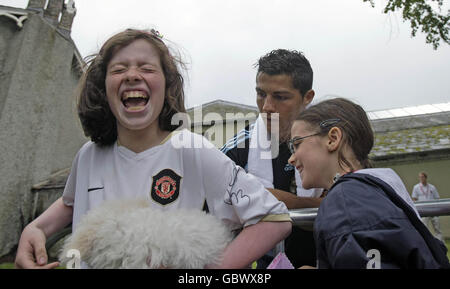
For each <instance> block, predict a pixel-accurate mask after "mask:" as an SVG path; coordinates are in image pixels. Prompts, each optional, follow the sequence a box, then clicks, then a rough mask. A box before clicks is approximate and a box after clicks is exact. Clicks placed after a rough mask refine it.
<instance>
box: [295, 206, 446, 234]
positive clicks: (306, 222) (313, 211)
mask: <svg viewBox="0 0 450 289" xmlns="http://www.w3.org/2000/svg"><path fill="white" fill-rule="evenodd" d="M414 205H415V206H416V209H417V211H418V212H419V215H420V216H421V217H432V216H450V199H439V200H433V201H421V202H415V203H414ZM317 211H318V208H310V209H295V210H289V215H290V216H291V219H292V221H293V225H294V226H299V227H301V228H302V229H306V230H312V228H313V225H314V220H315V219H316V216H317Z"/></svg>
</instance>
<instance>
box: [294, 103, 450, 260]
mask: <svg viewBox="0 0 450 289" xmlns="http://www.w3.org/2000/svg"><path fill="white" fill-rule="evenodd" d="M291 136H292V139H291V140H290V141H289V146H290V149H291V151H292V156H291V157H290V159H289V163H291V164H292V165H293V166H295V168H296V169H297V170H298V171H300V175H301V176H302V182H303V187H304V188H305V189H309V188H315V187H319V188H325V189H328V194H327V196H326V197H325V198H324V200H323V201H322V203H321V204H320V207H319V210H318V213H317V217H316V219H315V222H314V238H315V241H316V248H317V259H318V268H319V269H346V268H348V269H366V268H381V269H389V268H405V269H424V268H450V264H449V261H448V259H447V256H446V252H447V249H446V248H445V245H444V244H443V243H442V242H440V241H439V240H437V239H436V238H434V237H433V235H431V233H430V231H429V230H428V229H427V228H426V227H425V225H424V224H423V223H422V222H421V220H420V217H419V213H418V212H417V210H416V208H415V207H414V203H413V201H412V199H411V197H410V195H409V194H408V191H407V190H406V188H405V185H404V184H403V182H402V180H401V179H400V177H399V176H398V175H397V174H396V173H395V172H394V171H393V170H392V169H389V168H371V164H370V161H369V153H370V151H371V149H372V147H373V143H374V135H373V131H372V128H371V126H370V122H369V120H368V118H367V115H366V112H365V111H364V110H363V109H362V108H361V106H359V105H357V104H355V103H353V102H351V101H349V100H346V99H343V98H337V99H330V100H326V101H323V102H320V103H318V104H316V105H313V106H311V107H310V108H308V109H307V110H305V111H304V112H302V113H301V114H299V116H298V117H297V119H296V121H295V122H294V124H293V125H292V129H291Z"/></svg>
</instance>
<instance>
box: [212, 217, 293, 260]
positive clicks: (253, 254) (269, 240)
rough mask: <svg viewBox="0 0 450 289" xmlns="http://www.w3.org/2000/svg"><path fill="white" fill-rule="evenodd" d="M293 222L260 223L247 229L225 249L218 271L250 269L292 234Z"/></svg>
mask: <svg viewBox="0 0 450 289" xmlns="http://www.w3.org/2000/svg"><path fill="white" fill-rule="evenodd" d="M291 229H292V224H291V222H259V223H257V224H255V225H250V226H247V227H245V228H244V229H243V230H242V231H241V233H240V234H239V235H238V236H237V237H236V238H235V239H234V240H233V241H232V242H231V243H230V244H229V245H228V246H227V248H225V252H224V255H223V259H222V263H221V264H220V265H219V266H218V267H217V269H224V268H226V269H239V268H248V266H249V265H250V264H251V263H252V262H253V261H255V260H257V259H259V258H260V257H262V256H263V255H264V254H265V253H267V252H268V251H270V250H271V249H272V248H274V247H275V246H276V245H277V244H278V243H279V242H280V241H282V240H284V239H285V238H286V237H287V236H289V234H290V233H291Z"/></svg>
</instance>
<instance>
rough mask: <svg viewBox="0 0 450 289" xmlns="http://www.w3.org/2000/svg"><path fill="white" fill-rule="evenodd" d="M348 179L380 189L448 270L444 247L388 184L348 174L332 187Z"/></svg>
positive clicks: (369, 177) (372, 178) (358, 174)
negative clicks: (400, 210) (403, 214)
mask: <svg viewBox="0 0 450 289" xmlns="http://www.w3.org/2000/svg"><path fill="white" fill-rule="evenodd" d="M348 179H356V180H359V181H361V182H364V183H367V184H370V185H373V186H377V187H379V188H381V189H382V190H383V191H384V192H385V193H386V195H387V196H388V198H389V199H390V200H391V201H392V203H394V204H395V205H396V206H397V207H399V208H400V209H402V210H403V212H404V213H405V214H406V216H407V217H408V219H409V221H410V222H411V223H412V224H413V226H414V228H416V230H417V231H418V232H419V234H420V235H421V236H422V238H423V239H424V240H425V243H426V244H427V245H428V248H429V249H430V251H431V253H432V254H433V257H434V259H435V260H436V261H437V262H438V263H439V264H440V265H441V266H442V268H446V269H450V263H449V261H448V258H447V255H446V254H447V248H446V246H445V245H444V244H443V243H442V242H441V241H440V240H438V239H436V238H435V237H434V236H433V235H432V234H431V232H430V231H429V230H428V228H427V227H426V226H425V224H424V223H422V221H421V220H420V219H419V217H418V216H417V214H416V212H415V211H414V210H413V208H411V206H410V205H409V204H408V203H406V201H405V200H403V199H402V197H400V196H399V195H398V194H397V193H396V192H395V191H394V189H393V188H392V187H391V186H390V185H389V184H387V183H386V182H384V181H383V180H381V179H380V178H377V177H375V176H372V175H369V174H361V173H350V174H346V175H344V176H342V177H340V178H339V179H338V180H337V181H336V183H335V184H334V185H333V186H335V185H336V184H338V183H340V182H343V181H346V180H348Z"/></svg>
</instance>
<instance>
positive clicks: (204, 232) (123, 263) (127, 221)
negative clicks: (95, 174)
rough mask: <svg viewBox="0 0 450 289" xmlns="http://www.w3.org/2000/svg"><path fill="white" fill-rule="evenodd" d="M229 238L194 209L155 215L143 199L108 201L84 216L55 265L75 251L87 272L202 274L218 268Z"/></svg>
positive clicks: (223, 229) (214, 221) (223, 228)
mask: <svg viewBox="0 0 450 289" xmlns="http://www.w3.org/2000/svg"><path fill="white" fill-rule="evenodd" d="M231 239H232V236H231V233H230V231H229V229H228V228H227V227H226V226H225V224H224V223H222V222H221V221H220V220H218V219H217V218H216V217H214V216H212V215H209V214H206V213H205V212H202V211H199V210H186V209H179V210H167V211H162V210H155V209H151V208H150V207H149V205H148V202H147V201H146V200H115V201H107V202H105V203H104V204H103V205H101V206H100V207H98V208H96V209H94V210H91V211H90V212H89V213H88V214H86V215H85V216H83V218H82V219H81V220H80V223H79V224H78V226H77V229H76V230H75V233H73V234H72V236H71V237H69V238H68V239H67V240H66V241H65V244H64V248H63V250H62V253H61V254H60V260H61V262H62V264H66V263H67V262H68V261H69V259H67V252H68V251H69V250H70V249H77V250H78V251H79V252H80V255H81V260H82V261H83V262H85V263H86V264H87V265H88V266H89V267H90V268H95V269H106V268H137V269H144V268H148V269H157V268H171V269H201V268H204V267H205V266H206V265H208V264H218V263H219V262H220V260H221V256H222V253H223V251H224V249H225V247H226V246H227V245H228V243H229V242H230V241H231Z"/></svg>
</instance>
